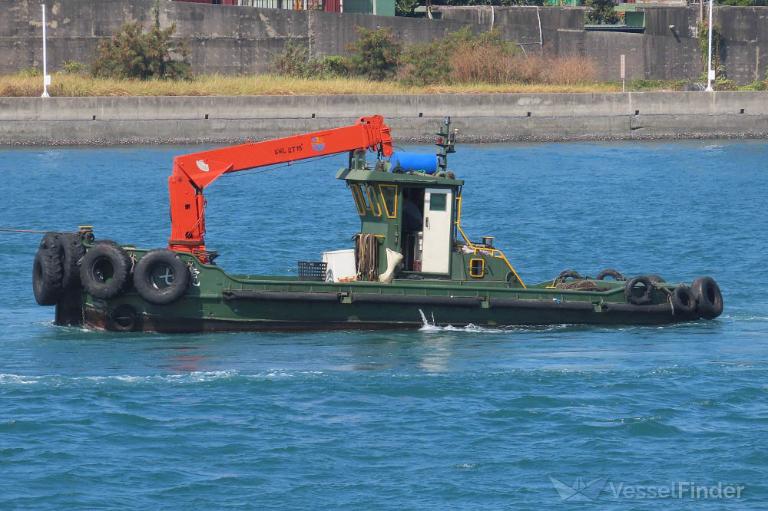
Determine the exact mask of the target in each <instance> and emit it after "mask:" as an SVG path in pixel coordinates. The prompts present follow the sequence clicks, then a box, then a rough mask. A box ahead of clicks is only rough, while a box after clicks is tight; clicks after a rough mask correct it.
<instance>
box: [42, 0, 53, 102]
mask: <svg viewBox="0 0 768 511" xmlns="http://www.w3.org/2000/svg"><path fill="white" fill-rule="evenodd" d="M42 7H43V95H42V96H40V97H41V98H49V97H50V96H49V95H48V84H49V83H50V82H51V77H50V76H48V51H47V48H46V44H45V4H43V6H42Z"/></svg>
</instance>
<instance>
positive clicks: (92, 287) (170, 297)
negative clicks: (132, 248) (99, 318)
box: [32, 233, 191, 330]
mask: <svg viewBox="0 0 768 511" xmlns="http://www.w3.org/2000/svg"><path fill="white" fill-rule="evenodd" d="M88 241H89V243H88V244H87V246H86V245H84V244H83V239H82V238H81V234H80V233H76V234H75V233H48V234H46V235H45V236H44V237H43V239H42V241H41V242H40V248H39V249H38V251H37V254H36V255H35V261H34V265H33V272H32V287H33V291H34V294H35V299H36V300H37V303H38V304H40V305H57V320H56V322H57V323H59V324H75V323H76V322H80V319H81V316H82V291H83V290H84V291H85V292H87V293H88V294H89V295H91V296H92V297H94V298H98V299H102V300H109V299H111V298H116V297H119V296H120V295H122V294H124V293H126V292H127V291H129V290H130V289H131V287H133V289H135V290H136V292H137V293H138V294H139V295H140V296H141V297H142V298H143V299H144V300H145V301H146V302H149V303H150V304H154V305H167V304H171V303H173V302H175V301H176V300H178V299H179V298H181V297H182V296H183V295H184V294H185V293H186V291H187V289H188V288H189V284H190V281H191V275H190V272H189V268H188V267H187V265H186V263H184V261H182V260H181V259H180V258H179V257H178V256H177V255H176V254H175V253H174V252H171V251H170V250H166V249H157V250H152V251H150V252H147V253H146V254H144V256H143V257H141V259H139V261H138V262H136V261H135V259H134V258H132V257H131V256H130V255H129V254H128V253H127V252H126V251H125V249H123V248H122V247H121V246H120V245H118V244H117V243H115V242H114V241H109V240H99V241H96V242H93V243H92V244H91V243H90V242H91V241H92V239H91V240H88ZM59 309H62V310H67V309H69V310H72V311H76V312H73V313H71V314H69V316H72V317H71V318H70V317H67V318H65V319H63V320H61V319H60V318H59ZM138 316H139V315H138V313H137V312H136V309H135V308H134V307H133V306H131V305H128V304H122V305H118V306H117V307H116V308H115V309H114V310H112V311H111V312H110V317H109V318H108V319H109V321H110V323H109V324H110V326H111V327H112V328H114V329H116V330H134V329H137V328H138V327H139V323H138Z"/></svg>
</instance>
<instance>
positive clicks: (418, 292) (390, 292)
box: [57, 248, 698, 332]
mask: <svg viewBox="0 0 768 511" xmlns="http://www.w3.org/2000/svg"><path fill="white" fill-rule="evenodd" d="M129 250H130V251H131V253H133V254H134V255H135V256H136V257H138V258H140V257H141V254H142V253H143V252H144V251H140V250H135V249H132V248H129ZM180 257H182V259H183V260H184V261H185V262H186V263H187V264H188V265H189V266H190V268H191V271H192V274H193V275H196V278H195V279H194V280H193V283H192V285H191V286H190V287H189V290H188V291H187V293H186V294H185V295H184V296H182V297H181V298H180V299H178V300H177V301H175V302H173V303H172V304H169V305H155V304H152V303H148V302H147V301H145V300H144V299H143V298H142V297H141V296H140V295H139V294H138V293H137V292H136V290H135V289H133V288H132V287H129V288H128V289H127V290H126V291H124V292H123V293H121V294H120V295H118V296H116V297H114V298H111V299H108V300H102V299H98V298H94V297H93V296H91V295H88V294H87V293H85V292H83V291H77V292H74V293H70V295H69V296H68V297H67V298H66V299H65V300H62V301H60V303H59V305H58V307H57V322H59V323H63V324H72V323H83V324H84V325H85V326H87V327H90V328H96V329H105V330H116V331H154V332H200V331H232V330H238V331H240V330H318V329H387V328H388V329H392V328H419V327H421V326H423V325H424V322H425V319H426V320H428V322H429V323H430V324H434V325H438V326H445V325H453V326H464V325H468V324H473V325H477V326H482V327H499V326H512V325H552V324H591V325H621V324H663V323H671V322H677V321H689V320H692V319H697V318H698V315H695V314H688V315H681V314H679V313H678V314H676V313H675V311H674V308H673V307H672V305H671V301H670V300H669V294H668V291H669V290H671V289H672V288H673V287H672V286H668V285H666V284H662V285H659V286H657V287H656V288H654V290H653V293H652V300H653V302H652V304H649V305H633V304H630V303H628V302H627V300H626V298H625V291H624V290H625V285H624V282H613V281H594V282H595V284H596V285H598V286H599V288H600V289H599V290H595V291H570V290H562V289H555V288H549V287H546V286H547V285H548V284H551V282H547V283H543V284H540V285H538V286H529V287H528V288H527V289H522V288H519V287H506V286H505V285H502V284H499V285H488V284H487V283H482V282H481V283H474V282H467V281H452V280H439V279H435V280H428V279H422V280H409V279H402V280H395V281H394V282H392V283H390V284H381V283H372V282H350V283H332V282H318V281H300V280H298V279H296V278H290V277H252V276H230V275H227V274H226V273H225V272H224V271H222V270H221V269H220V268H219V267H217V266H214V265H206V264H202V263H200V262H199V261H197V260H196V259H195V258H194V257H191V256H188V255H180Z"/></svg>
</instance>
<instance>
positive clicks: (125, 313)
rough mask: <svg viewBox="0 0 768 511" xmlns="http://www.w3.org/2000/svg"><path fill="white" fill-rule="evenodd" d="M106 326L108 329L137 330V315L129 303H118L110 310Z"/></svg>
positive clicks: (120, 330)
mask: <svg viewBox="0 0 768 511" xmlns="http://www.w3.org/2000/svg"><path fill="white" fill-rule="evenodd" d="M107 326H108V328H109V329H110V330H115V331H117V332H133V331H134V330H138V327H139V315H138V313H137V312H136V309H134V308H133V307H132V306H131V305H128V304H126V303H124V304H122V305H118V306H117V307H115V308H114V310H112V312H110V314H109V324H108V325H107Z"/></svg>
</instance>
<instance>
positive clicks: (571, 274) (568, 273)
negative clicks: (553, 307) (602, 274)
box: [555, 270, 584, 282]
mask: <svg viewBox="0 0 768 511" xmlns="http://www.w3.org/2000/svg"><path fill="white" fill-rule="evenodd" d="M583 278H584V277H582V276H581V274H580V273H579V272H577V271H575V270H564V271H561V272H560V275H558V276H557V278H556V279H555V280H557V281H560V282H564V281H565V280H567V279H573V280H581V279H583Z"/></svg>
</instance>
